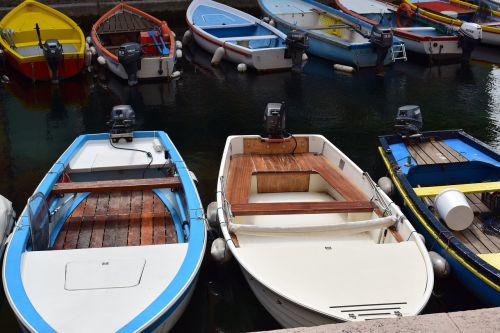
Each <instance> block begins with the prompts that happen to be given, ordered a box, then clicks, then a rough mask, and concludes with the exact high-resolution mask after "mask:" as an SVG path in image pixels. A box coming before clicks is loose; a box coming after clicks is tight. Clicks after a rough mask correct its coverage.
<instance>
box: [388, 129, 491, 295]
mask: <svg viewBox="0 0 500 333" xmlns="http://www.w3.org/2000/svg"><path fill="white" fill-rule="evenodd" d="M422 134H424V135H440V136H441V137H446V138H459V139H463V140H464V142H466V143H468V144H470V145H471V146H473V147H475V148H477V149H478V150H480V151H482V152H483V153H487V154H488V155H491V154H493V155H494V156H496V158H497V159H499V160H500V156H499V155H498V154H497V153H495V152H494V151H493V150H491V148H489V147H488V145H486V144H485V143H483V142H481V141H479V140H478V139H476V138H474V137H472V136H470V135H469V134H467V133H465V132H464V131H463V130H461V129H457V130H446V131H428V132H423V133H422ZM398 138H399V136H398V135H394V134H392V135H384V136H379V142H380V146H379V153H380V154H381V156H382V158H383V159H384V162H385V165H386V168H387V169H389V167H390V166H397V165H398V163H397V161H396V160H395V158H394V156H393V154H392V152H391V150H390V147H389V144H390V142H400V140H398ZM388 171H389V172H390V173H391V178H393V180H394V177H396V179H397V181H398V182H399V185H400V186H401V187H402V190H404V193H401V195H402V197H403V199H404V201H405V202H406V201H407V200H406V198H405V196H406V197H407V198H408V199H409V200H411V203H413V204H414V205H415V208H416V209H417V210H414V209H413V208H412V207H411V206H409V208H410V209H411V210H412V211H413V213H414V214H415V216H416V217H417V219H418V220H419V221H418V223H420V224H422V226H423V227H424V228H425V229H426V230H427V231H429V233H430V234H431V236H432V237H433V238H434V239H436V240H437V241H438V242H439V243H440V245H441V246H442V247H443V248H444V249H445V250H446V252H449V253H450V254H451V255H452V256H453V257H454V258H455V259H456V260H457V261H458V262H460V263H461V264H462V265H463V263H465V264H467V265H463V266H465V268H467V270H469V271H470V272H472V273H473V274H474V275H476V276H478V277H479V278H480V279H481V280H482V281H484V282H485V283H487V284H488V285H489V286H491V287H492V288H494V289H495V290H497V291H500V284H499V283H498V282H495V280H497V281H498V280H499V276H500V270H499V269H497V268H495V267H493V266H492V265H490V264H489V263H487V262H486V261H484V260H483V259H482V258H480V257H479V256H478V255H477V254H475V253H474V252H473V251H472V250H470V249H469V248H468V247H467V246H466V245H465V244H463V242H462V241H460V240H458V239H457V238H456V237H455V236H454V235H453V233H452V232H451V231H450V230H449V229H448V228H447V227H446V226H445V225H444V224H443V223H441V221H439V219H437V218H436V217H435V216H434V215H433V214H432V213H431V212H430V210H429V209H428V208H427V207H426V205H425V204H424V202H423V201H422V200H421V199H420V198H419V197H418V196H417V195H416V193H415V191H414V190H413V187H412V186H411V184H410V183H409V181H408V179H407V177H406V175H404V174H403V173H402V172H395V171H394V170H393V169H390V170H388ZM397 185H398V184H396V188H397V189H398V190H400V189H399V187H398V186H397ZM422 215H423V216H422ZM416 223H417V222H416ZM450 245H451V247H450ZM460 259H462V261H463V262H461V261H460Z"/></svg>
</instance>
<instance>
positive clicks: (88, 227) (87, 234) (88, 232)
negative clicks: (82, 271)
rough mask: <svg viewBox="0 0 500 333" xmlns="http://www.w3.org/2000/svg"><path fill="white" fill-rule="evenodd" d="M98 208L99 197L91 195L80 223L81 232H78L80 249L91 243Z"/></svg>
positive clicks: (77, 245)
mask: <svg viewBox="0 0 500 333" xmlns="http://www.w3.org/2000/svg"><path fill="white" fill-rule="evenodd" d="M96 208H97V197H96V196H92V195H89V196H88V197H87V203H86V204H85V209H84V210H83V216H82V221H81V225H80V232H79V234H78V241H77V244H76V247H77V248H79V249H82V248H87V247H89V245H90V238H91V236H92V229H93V228H94V221H95V218H94V216H95V211H96Z"/></svg>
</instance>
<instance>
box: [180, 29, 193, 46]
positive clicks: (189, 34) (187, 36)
mask: <svg viewBox="0 0 500 333" xmlns="http://www.w3.org/2000/svg"><path fill="white" fill-rule="evenodd" d="M192 38H193V33H192V32H191V30H186V32H185V33H184V36H182V44H183V45H188V44H189V43H190V42H191V40H192Z"/></svg>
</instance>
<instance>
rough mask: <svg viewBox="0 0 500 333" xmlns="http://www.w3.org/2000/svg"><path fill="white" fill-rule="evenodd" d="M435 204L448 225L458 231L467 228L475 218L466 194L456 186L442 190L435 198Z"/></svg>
mask: <svg viewBox="0 0 500 333" xmlns="http://www.w3.org/2000/svg"><path fill="white" fill-rule="evenodd" d="M434 205H435V207H436V209H437V211H438V212H439V215H440V216H441V218H442V219H443V220H444V221H445V222H446V225H447V226H448V227H449V228H450V229H452V230H456V231H460V230H465V229H467V228H468V227H469V226H470V225H471V224H472V221H473V220H474V212H473V211H472V208H470V206H469V203H468V202H467V198H466V197H465V195H464V194H463V193H462V192H461V191H459V190H457V189H454V188H448V189H446V190H444V191H441V192H440V193H439V194H438V195H436V198H435V199H434Z"/></svg>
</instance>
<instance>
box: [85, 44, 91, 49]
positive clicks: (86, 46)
mask: <svg viewBox="0 0 500 333" xmlns="http://www.w3.org/2000/svg"><path fill="white" fill-rule="evenodd" d="M89 49H90V45H89V43H85V51H87V50H89Z"/></svg>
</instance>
